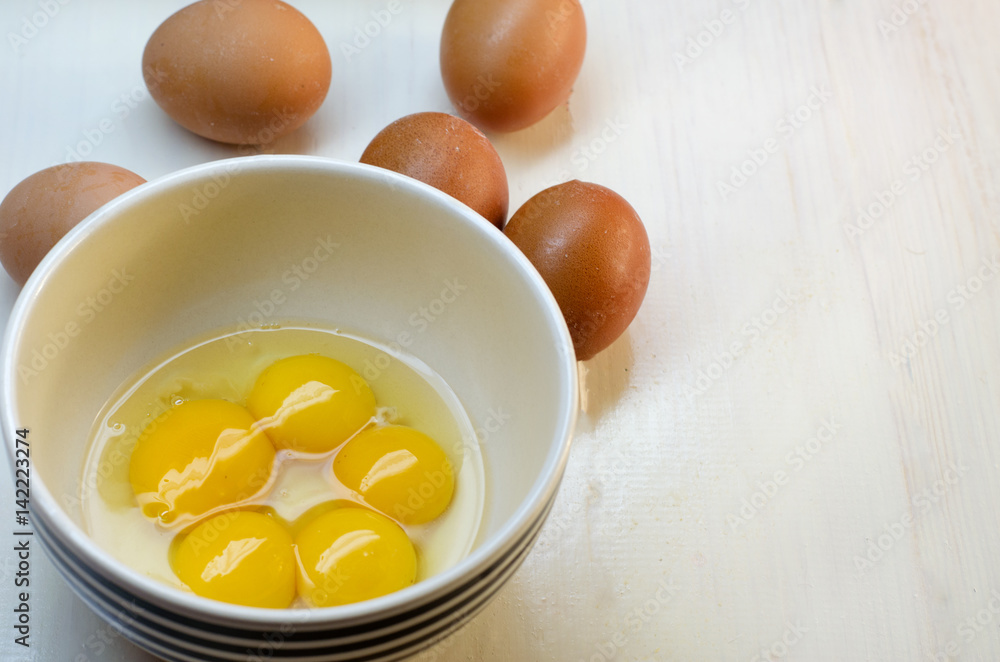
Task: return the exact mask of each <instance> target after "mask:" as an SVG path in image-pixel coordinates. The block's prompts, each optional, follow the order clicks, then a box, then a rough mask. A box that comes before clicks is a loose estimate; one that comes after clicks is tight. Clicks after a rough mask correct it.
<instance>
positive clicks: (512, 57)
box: [441, 0, 587, 131]
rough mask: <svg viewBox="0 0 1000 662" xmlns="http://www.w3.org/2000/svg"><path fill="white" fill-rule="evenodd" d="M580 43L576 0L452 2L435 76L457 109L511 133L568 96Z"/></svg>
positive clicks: (582, 32) (583, 32)
mask: <svg viewBox="0 0 1000 662" xmlns="http://www.w3.org/2000/svg"><path fill="white" fill-rule="evenodd" d="M586 46H587V25H586V22H585V20H584V17H583V8H582V7H581V6H580V2H579V0H455V2H454V3H453V4H452V6H451V9H450V10H449V11H448V17H447V18H446V19H445V23H444V31H443V32H442V34H441V74H442V76H443V78H444V86H445V89H446V90H447V91H448V96H449V97H450V98H451V101H452V103H454V104H455V107H456V108H457V109H458V111H459V114H461V115H462V116H463V117H465V118H467V119H469V120H471V121H473V122H475V123H476V124H478V125H479V126H481V127H483V128H485V129H489V130H491V131H517V130H518V129H523V128H525V127H528V126H531V125H532V124H534V123H535V122H537V121H539V120H541V119H542V118H543V117H545V116H546V115H548V114H549V113H550V112H552V110H553V109H554V108H555V107H556V106H558V105H559V104H561V103H564V102H565V101H566V100H567V99H568V98H569V94H570V92H571V91H572V89H573V83H574V81H575V80H576V76H577V74H579V73H580V67H581V65H582V64H583V54H584V51H585V50H586Z"/></svg>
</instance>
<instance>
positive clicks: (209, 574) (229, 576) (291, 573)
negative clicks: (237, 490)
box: [171, 511, 295, 609]
mask: <svg viewBox="0 0 1000 662" xmlns="http://www.w3.org/2000/svg"><path fill="white" fill-rule="evenodd" d="M171 560H172V566H173V568H174V572H175V573H176V574H177V576H178V577H179V578H180V579H181V581H183V582H184V583H185V584H186V585H187V586H188V588H190V589H191V590H192V591H194V592H195V593H196V594H197V595H200V596H203V597H206V598H211V599H213V600H219V601H221V602H229V603H232V604H237V605H245V606H248V607H264V608H270V609H284V608H285V607H288V606H289V605H290V604H292V600H294V599H295V550H294V548H293V547H292V536H291V534H289V533H288V532H287V531H286V530H285V529H284V527H282V526H281V524H279V523H278V522H276V521H275V520H274V519H272V518H270V517H268V516H267V515H264V514H261V513H256V512H250V511H238V512H229V513H224V514H222V515H217V516H215V517H213V518H211V519H208V520H206V521H204V522H202V523H201V524H199V525H198V526H197V527H195V528H194V529H193V530H192V531H191V532H190V533H189V534H187V535H186V536H185V537H184V538H183V539H182V540H181V541H180V543H179V544H178V545H177V548H176V551H175V552H174V555H173V558H172V559H171Z"/></svg>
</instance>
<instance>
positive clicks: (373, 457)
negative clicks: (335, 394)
mask: <svg viewBox="0 0 1000 662" xmlns="http://www.w3.org/2000/svg"><path fill="white" fill-rule="evenodd" d="M333 473H334V475H335V476H336V477H337V480H339V481H340V482H341V483H343V484H344V485H345V486H346V487H348V488H350V489H352V490H354V491H355V492H357V493H358V494H360V495H361V496H363V497H364V499H365V501H366V502H367V503H368V505H370V506H372V507H373V508H376V509H378V510H381V511H382V512H383V513H385V514H387V515H389V516H391V517H393V518H395V519H396V520H397V521H399V522H402V523H403V524H423V523H424V522H429V521H431V520H432V519H434V518H435V517H437V516H438V515H440V514H441V513H443V512H444V510H445V508H447V507H448V504H449V503H451V495H452V493H453V492H454V491H455V479H454V477H453V475H452V469H451V463H450V462H449V461H448V457H447V456H446V455H445V454H444V451H443V450H441V447H440V446H438V445H437V443H435V442H434V440H433V439H431V438H430V437H428V436H427V435H426V434H424V433H423V432H419V431H417V430H414V429H413V428H408V427H405V426H402V425H386V426H384V427H376V428H368V429H367V430H365V431H364V432H362V433H361V434H359V435H357V436H356V437H354V438H353V439H351V440H350V441H349V442H347V443H346V444H345V445H344V447H343V448H342V449H340V452H339V453H337V457H336V458H335V459H334V461H333Z"/></svg>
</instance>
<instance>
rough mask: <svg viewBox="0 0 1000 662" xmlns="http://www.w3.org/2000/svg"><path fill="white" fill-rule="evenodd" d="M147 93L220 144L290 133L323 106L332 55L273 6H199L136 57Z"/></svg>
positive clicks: (264, 2) (305, 23) (254, 2)
mask: <svg viewBox="0 0 1000 662" xmlns="http://www.w3.org/2000/svg"><path fill="white" fill-rule="evenodd" d="M142 72H143V78H144V79H145V81H146V86H147V87H148V88H149V92H150V95H151V96H152V97H153V99H154V100H155V101H156V103H157V104H159V106H160V107H161V108H162V109H163V110H164V111H166V113H167V114H168V115H170V117H172V118H173V119H174V120H175V121H176V122H177V123H178V124H180V125H181V126H183V127H184V128H186V129H188V130H190V131H193V132H194V133H196V134H198V135H199V136H203V137H205V138H209V139H211V140H217V141H219V142H223V143H232V144H237V145H261V144H267V143H270V142H271V141H273V140H275V139H277V138H279V137H281V136H283V135H286V134H288V133H291V132H292V131H294V130H295V129H297V128H299V127H300V126H301V125H302V124H303V123H305V121H306V120H308V119H309V118H310V117H311V116H312V115H313V114H314V113H315V112H316V110H317V109H318V108H319V107H320V105H321V104H322V103H323V99H325V98H326V94H327V91H328V90H329V88H330V76H331V64H330V51H329V50H328V49H327V47H326V43H325V42H324V41H323V37H322V35H321V34H320V33H319V30H317V29H316V26H314V25H313V24H312V23H311V22H310V21H309V19H308V18H306V17H305V16H303V15H302V13H300V12H299V11H298V10H297V9H295V8H294V7H292V6H291V5H288V4H285V3H284V2H280V1H279V0H202V1H201V2H196V3H194V4H192V5H188V6H187V7H185V8H183V9H181V10H180V11H178V12H177V13H176V14H174V15H172V16H170V17H169V18H168V19H167V20H165V21H164V22H163V23H162V24H161V25H160V27H158V28H157V29H156V31H155V32H154V33H153V35H152V36H151V37H150V38H149V41H148V42H147V44H146V50H145V52H144V53H143V56H142Z"/></svg>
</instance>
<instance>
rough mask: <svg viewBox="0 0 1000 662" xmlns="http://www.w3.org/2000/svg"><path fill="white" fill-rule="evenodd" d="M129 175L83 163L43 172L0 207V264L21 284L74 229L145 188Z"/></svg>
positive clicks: (13, 191)
mask: <svg viewBox="0 0 1000 662" xmlns="http://www.w3.org/2000/svg"><path fill="white" fill-rule="evenodd" d="M145 182H146V180H145V179H143V178H142V177H140V176H139V175H137V174H135V173H134V172H132V171H131V170H126V169H125V168H119V167H118V166H114V165H110V164H108V163H98V162H96V161H84V162H80V163H67V164H65V165H59V166H53V167H51V168H46V169H45V170H41V171H39V172H36V173H35V174H33V175H31V176H30V177H28V178H27V179H25V180H24V181H22V182H21V183H20V184H18V185H17V186H15V187H14V188H13V189H11V191H10V193H8V194H7V197H6V198H4V200H3V202H2V203H0V262H2V263H3V267H4V269H6V270H7V273H9V274H10V275H11V277H12V278H13V279H14V280H15V281H17V282H18V284H20V285H24V283H25V282H26V281H27V280H28V277H29V276H30V275H31V272H32V271H34V270H35V267H37V266H38V263H39V262H41V261H42V258H43V257H45V254H46V253H48V252H49V250H51V249H52V247H53V246H55V244H56V242H57V241H59V240H60V239H62V237H63V235H65V234H66V233H67V232H69V231H70V230H71V229H72V228H73V226H75V225H76V224H77V223H79V222H80V221H82V220H83V219H84V218H86V217H87V216H89V215H90V214H91V213H92V212H94V211H96V210H97V209H98V208H99V207H101V206H102V205H104V204H105V203H107V202H109V201H111V200H113V199H114V198H117V197H118V196H119V195H121V194H122V193H124V192H125V191H128V190H129V189H132V188H135V187H136V186H138V185H139V184H144V183H145Z"/></svg>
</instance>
